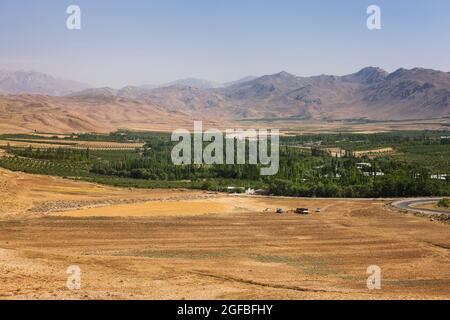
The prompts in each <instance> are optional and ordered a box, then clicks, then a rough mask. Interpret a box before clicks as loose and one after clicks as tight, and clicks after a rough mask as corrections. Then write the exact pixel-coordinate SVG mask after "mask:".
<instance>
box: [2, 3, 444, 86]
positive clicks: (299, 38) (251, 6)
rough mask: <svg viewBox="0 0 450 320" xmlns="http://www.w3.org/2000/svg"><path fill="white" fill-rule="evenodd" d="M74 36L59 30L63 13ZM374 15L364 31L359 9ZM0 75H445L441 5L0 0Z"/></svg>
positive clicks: (101, 80) (102, 80) (105, 79)
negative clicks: (373, 8) (374, 27)
mask: <svg viewBox="0 0 450 320" xmlns="http://www.w3.org/2000/svg"><path fill="white" fill-rule="evenodd" d="M70 4H77V5H79V6H80V7H81V10H82V30H80V31H69V30H67V29H66V19H67V17H68V15H67V14H66V8H67V7H68V6H69V5H70ZM370 4H377V5H379V6H380V7H381V10H382V30H379V31H369V30H368V29H367V27H366V19H367V14H366V9H367V7H368V5H370ZM0 46H1V47H0V68H3V69H5V68H6V69H13V70H15V69H33V70H38V71H42V72H47V73H50V74H52V75H55V76H58V77H64V78H69V79H74V80H79V81H84V82H87V83H90V84H93V85H96V86H106V85H108V86H114V87H119V86H123V85H126V84H132V85H139V84H144V83H162V82H167V81H171V80H174V79H177V78H185V77H198V78H205V79H210V80H218V81H229V80H235V79H237V78H240V77H243V76H247V75H262V74H270V73H276V72H279V71H281V70H286V71H288V72H291V73H294V74H297V75H316V74H322V73H328V74H338V75H339V74H345V73H350V72H353V71H355V70H357V69H360V68H362V67H364V66H367V65H374V66H380V67H382V68H385V69H386V70H388V71H393V70H394V69H397V68H399V67H406V68H409V67H414V66H421V67H429V68H435V69H440V70H444V71H450V1H448V0H427V1H422V0H420V1H418V0H417V1H412V0H395V1H394V0H386V1H381V0H371V1H366V0H342V1H338V0H328V1H326V0H323V1H320V0H314V1H313V0H310V1H301V0H239V1H238V0H183V1H182V0H141V1H138V0H128V1H118V0H109V1H107V0H71V1H65V0H0Z"/></svg>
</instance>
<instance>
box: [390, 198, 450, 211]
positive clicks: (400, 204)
mask: <svg viewBox="0 0 450 320" xmlns="http://www.w3.org/2000/svg"><path fill="white" fill-rule="evenodd" d="M441 199H442V198H414V199H404V200H399V201H395V202H393V203H392V206H394V207H396V208H398V209H405V210H410V211H414V212H419V213H425V214H447V215H450V212H448V211H445V210H437V209H422V208H414V207H412V205H418V204H427V203H435V202H437V201H439V200H441Z"/></svg>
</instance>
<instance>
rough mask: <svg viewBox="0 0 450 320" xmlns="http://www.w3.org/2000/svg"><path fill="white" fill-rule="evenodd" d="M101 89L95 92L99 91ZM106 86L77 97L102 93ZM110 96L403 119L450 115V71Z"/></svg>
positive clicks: (198, 107)
mask: <svg viewBox="0 0 450 320" xmlns="http://www.w3.org/2000/svg"><path fill="white" fill-rule="evenodd" d="M99 90H100V91H99ZM103 90H105V89H88V90H85V91H83V92H81V93H75V94H74V96H77V95H84V96H86V95H89V96H91V95H92V96H96V95H101V96H104V94H105V93H104V92H103ZM107 94H108V95H109V96H110V97H121V98H126V99H129V100H136V101H143V102H146V103H152V104H158V105H161V106H164V108H166V110H170V111H174V110H177V111H180V112H184V113H186V114H190V115H192V116H193V117H195V118H198V119H211V118H214V119H217V118H226V119H248V118H280V117H296V118H299V117H300V118H308V119H324V120H329V119H359V118H365V119H370V120H404V119H423V118H432V117H444V116H449V115H450V73H446V72H442V71H436V70H430V69H421V68H415V69H411V70H406V69H399V70H397V71H395V72H393V73H390V74H389V73H388V72H386V71H384V70H382V69H380V68H375V67H367V68H364V69H362V70H360V71H358V72H356V73H353V74H350V75H346V76H332V75H320V76H314V77H297V76H295V75H292V74H289V73H287V72H284V71H283V72H280V73H277V74H273V75H266V76H263V77H259V78H256V79H252V78H250V79H248V81H238V82H237V83H235V84H232V85H229V86H227V87H221V88H201V87H199V86H182V85H173V86H168V87H160V88H155V89H144V88H142V87H126V88H123V89H120V90H113V89H108V93H107Z"/></svg>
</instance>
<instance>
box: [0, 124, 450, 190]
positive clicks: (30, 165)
mask: <svg viewBox="0 0 450 320" xmlns="http://www.w3.org/2000/svg"><path fill="white" fill-rule="evenodd" d="M447 136H448V135H447V134H446V132H445V131H442V132H440V131H430V132H428V131H423V132H422V131H411V132H407V131H401V132H390V133H376V134H349V133H339V134H318V135H299V136H282V137H281V148H280V170H279V172H278V174H276V175H275V176H268V177H264V176H261V175H260V174H259V170H260V167H261V166H260V165H248V164H246V165H236V166H229V165H211V166H195V165H186V166H176V165H173V164H172V161H171V150H172V148H173V146H174V142H171V141H170V135H169V134H167V133H163V132H161V133H157V132H128V131H124V132H115V133H111V134H109V135H107V134H98V135H96V134H84V135H67V136H65V137H64V138H63V139H61V136H51V135H50V134H48V135H47V136H46V137H45V136H36V135H3V136H1V137H0V138H1V139H2V140H1V141H7V142H8V144H7V145H6V146H5V145H3V147H2V148H3V150H4V156H3V157H0V166H1V167H3V168H6V169H9V170H13V171H22V172H27V173H35V174H47V175H55V176H62V177H70V178H75V179H83V180H86V181H90V182H97V183H104V184H109V185H113V186H122V187H138V188H178V187H181V188H193V189H204V190H210V191H226V190H227V188H228V187H235V188H239V189H233V190H243V188H253V189H260V190H263V191H264V192H266V193H268V194H275V195H280V196H282V195H285V196H306V197H349V198H352V197H363V198H364V197H366V198H367V197H370V198H375V197H405V196H431V195H435V196H438V195H444V196H445V195H448V194H450V183H449V181H448V180H449V179H448V178H447V177H449V173H450V160H449V159H450V148H449V146H450V139H448V138H447ZM12 143H18V144H19V145H14V144H12ZM361 163H363V165H361Z"/></svg>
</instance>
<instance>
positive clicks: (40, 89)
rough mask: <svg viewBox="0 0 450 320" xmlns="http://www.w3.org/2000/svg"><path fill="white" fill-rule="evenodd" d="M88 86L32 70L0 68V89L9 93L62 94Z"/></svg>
mask: <svg viewBox="0 0 450 320" xmlns="http://www.w3.org/2000/svg"><path fill="white" fill-rule="evenodd" d="M87 88H90V86H89V85H87V84H85V83H80V82H77V81H72V80H65V79H58V78H55V77H53V76H51V75H48V74H45V73H42V72H38V71H33V70H19V71H11V70H0V91H2V92H6V93H10V94H41V95H53V96H62V95H66V94H70V93H74V92H77V91H80V90H84V89H87Z"/></svg>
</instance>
